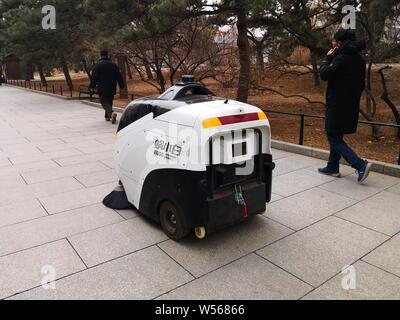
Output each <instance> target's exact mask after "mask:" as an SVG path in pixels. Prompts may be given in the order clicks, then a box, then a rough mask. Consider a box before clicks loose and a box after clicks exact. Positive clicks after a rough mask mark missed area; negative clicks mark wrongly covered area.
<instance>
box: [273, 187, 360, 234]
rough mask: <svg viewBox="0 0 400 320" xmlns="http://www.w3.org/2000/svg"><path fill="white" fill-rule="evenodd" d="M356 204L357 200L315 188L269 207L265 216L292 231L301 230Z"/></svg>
mask: <svg viewBox="0 0 400 320" xmlns="http://www.w3.org/2000/svg"><path fill="white" fill-rule="evenodd" d="M356 202H357V200H353V199H350V198H346V197H343V196H340V195H337V194H334V193H331V192H328V191H325V190H322V189H320V188H313V189H311V190H308V191H305V192H302V193H299V194H296V195H294V196H291V197H288V198H284V199H281V200H279V201H277V202H275V203H272V204H271V205H269V206H268V207H267V211H266V213H265V215H266V216H267V217H269V218H271V219H273V220H275V221H277V222H279V223H282V224H283V225H285V226H288V227H290V228H291V229H294V230H300V229H303V228H305V227H307V226H309V225H311V224H313V223H315V222H317V221H320V220H322V219H324V218H326V217H328V216H331V215H333V214H335V213H337V212H339V211H341V210H343V209H345V208H347V207H349V206H351V205H353V204H354V203H356Z"/></svg>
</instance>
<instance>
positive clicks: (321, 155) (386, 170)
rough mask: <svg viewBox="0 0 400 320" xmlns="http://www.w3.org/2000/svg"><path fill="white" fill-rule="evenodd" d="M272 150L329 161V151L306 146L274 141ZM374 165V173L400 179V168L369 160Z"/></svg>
mask: <svg viewBox="0 0 400 320" xmlns="http://www.w3.org/2000/svg"><path fill="white" fill-rule="evenodd" d="M272 148H274V149H278V150H282V151H287V152H291V153H296V154H300V155H303V156H307V157H312V158H317V159H321V160H325V161H327V160H328V159H329V151H326V150H323V149H317V148H311V147H306V146H299V145H297V144H292V143H288V142H282V141H277V140H272ZM368 161H369V162H371V163H372V164H373V166H372V171H373V172H377V173H381V174H384V175H387V176H392V177H396V178H400V166H397V165H394V164H390V163H384V162H379V161H375V160H368ZM342 163H343V164H346V162H345V161H342Z"/></svg>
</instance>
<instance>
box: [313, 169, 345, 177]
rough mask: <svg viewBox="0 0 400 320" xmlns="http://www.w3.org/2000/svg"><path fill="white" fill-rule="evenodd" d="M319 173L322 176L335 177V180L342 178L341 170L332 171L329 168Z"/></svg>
mask: <svg viewBox="0 0 400 320" xmlns="http://www.w3.org/2000/svg"><path fill="white" fill-rule="evenodd" d="M318 172H319V173H320V174H323V175H325V176H331V177H335V178H340V177H341V174H340V172H339V170H334V169H331V168H328V167H326V168H321V169H318Z"/></svg>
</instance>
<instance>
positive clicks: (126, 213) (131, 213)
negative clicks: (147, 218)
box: [115, 208, 140, 220]
mask: <svg viewBox="0 0 400 320" xmlns="http://www.w3.org/2000/svg"><path fill="white" fill-rule="evenodd" d="M115 212H117V213H118V214H119V215H120V216H122V217H123V218H124V219H126V220H129V219H134V218H137V217H138V216H140V214H139V212H138V211H137V210H136V209H134V208H131V209H127V210H115Z"/></svg>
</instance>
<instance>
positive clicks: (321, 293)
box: [304, 261, 400, 300]
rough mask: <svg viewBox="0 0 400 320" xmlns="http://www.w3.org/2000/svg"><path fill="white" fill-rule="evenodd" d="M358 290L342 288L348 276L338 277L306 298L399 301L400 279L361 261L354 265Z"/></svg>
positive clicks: (340, 275)
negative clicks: (344, 279)
mask: <svg viewBox="0 0 400 320" xmlns="http://www.w3.org/2000/svg"><path fill="white" fill-rule="evenodd" d="M354 268H355V272H356V288H355V289H354V290H345V289H343V287H342V281H343V278H344V277H345V276H346V274H339V275H337V276H336V277H334V278H332V279H331V280H329V281H328V282H327V283H325V284H323V285H322V286H321V287H319V288H317V289H316V290H315V291H313V292H311V293H310V294H309V295H307V296H305V298H304V299H305V300H393V299H394V300H399V299H400V290H399V288H400V278H398V277H396V276H394V275H392V274H390V273H387V272H385V271H383V270H380V269H378V268H376V267H374V266H371V265H369V264H367V263H365V262H362V261H359V262H357V263H355V264H354Z"/></svg>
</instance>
